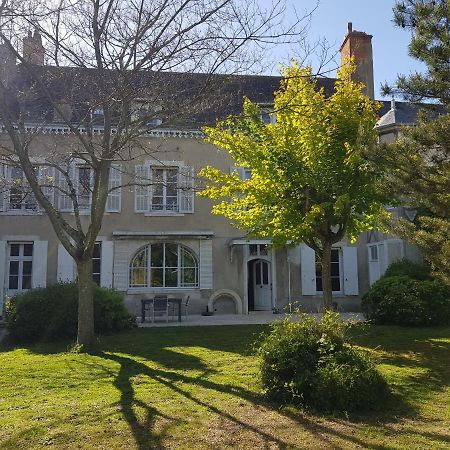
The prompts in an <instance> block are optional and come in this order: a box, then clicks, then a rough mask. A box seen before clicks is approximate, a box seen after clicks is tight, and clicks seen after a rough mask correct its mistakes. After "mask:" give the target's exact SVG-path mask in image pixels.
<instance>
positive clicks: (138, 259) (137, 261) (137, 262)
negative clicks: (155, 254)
mask: <svg viewBox="0 0 450 450" xmlns="http://www.w3.org/2000/svg"><path fill="white" fill-rule="evenodd" d="M132 266H133V267H147V247H145V248H143V249H142V250H141V251H140V252H139V253H138V254H137V255H136V256H135V257H134V258H133V262H132Z"/></svg>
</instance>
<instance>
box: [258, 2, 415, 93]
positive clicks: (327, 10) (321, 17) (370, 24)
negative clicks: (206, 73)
mask: <svg viewBox="0 0 450 450" xmlns="http://www.w3.org/2000/svg"><path fill="white" fill-rule="evenodd" d="M269 1H270V0H262V2H263V3H264V2H267V3H269ZM287 3H288V7H289V8H290V11H288V14H287V17H292V11H293V10H294V8H295V10H296V11H297V13H298V14H299V15H303V14H304V12H305V11H306V10H311V9H312V8H313V7H314V6H315V5H316V3H317V1H316V0H287ZM394 4H395V1H394V0H319V6H318V8H317V9H316V10H315V12H314V13H313V14H312V18H311V23H310V27H309V31H308V42H309V43H310V44H313V43H314V42H316V41H317V40H319V39H323V38H325V39H326V40H327V41H328V45H329V46H330V50H329V54H334V53H336V52H338V51H339V48H340V45H341V44H342V42H343V39H344V37H345V35H346V33H347V23H348V22H352V23H353V30H357V31H364V32H366V33H367V34H371V35H372V36H373V38H372V46H373V60H374V61H373V63H374V76H375V96H376V98H378V99H381V98H382V97H381V94H380V85H381V83H383V82H385V81H387V82H390V83H392V82H394V81H395V79H396V76H397V74H406V75H407V74H409V73H411V72H414V71H416V70H417V71H422V70H423V65H421V64H420V63H419V62H418V61H416V60H414V59H413V58H411V57H410V56H409V55H408V44H409V41H410V37H411V36H410V33H409V32H408V31H405V30H404V29H400V28H397V27H396V26H395V25H394V23H393V22H392V18H393V13H392V8H393V6H394ZM292 55H293V49H287V48H286V47H285V48H283V47H280V48H274V49H272V50H271V55H270V58H271V59H272V60H277V61H278V62H287V60H288V59H289V56H292ZM336 62H337V63H339V62H340V57H339V55H337V57H336V58H335V63H334V64H330V66H329V68H330V70H331V69H332V68H333V67H335V66H336ZM310 63H312V65H313V67H314V66H317V59H316V58H312V59H311V61H310ZM276 71H277V69H276V68H275V69H274V71H273V72H274V73H275V72H276ZM332 75H333V73H330V76H332Z"/></svg>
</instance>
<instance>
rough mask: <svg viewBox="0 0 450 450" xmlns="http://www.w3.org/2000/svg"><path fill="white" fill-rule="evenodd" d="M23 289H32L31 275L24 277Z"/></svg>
mask: <svg viewBox="0 0 450 450" xmlns="http://www.w3.org/2000/svg"><path fill="white" fill-rule="evenodd" d="M22 289H31V275H26V276H25V275H24V276H23V277H22Z"/></svg>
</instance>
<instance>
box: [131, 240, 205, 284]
mask: <svg viewBox="0 0 450 450" xmlns="http://www.w3.org/2000/svg"><path fill="white" fill-rule="evenodd" d="M129 271H130V281H129V287H130V288H172V289H173V288H196V287H198V259H197V257H196V255H195V254H194V253H193V252H192V251H191V250H190V249H189V248H187V247H186V246H184V245H181V244H176V243H170V242H156V243H153V244H148V245H146V246H144V247H141V248H140V249H139V250H138V251H137V252H136V253H135V254H134V256H133V258H132V259H131V263H130V267H129Z"/></svg>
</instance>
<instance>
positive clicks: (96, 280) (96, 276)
mask: <svg viewBox="0 0 450 450" xmlns="http://www.w3.org/2000/svg"><path fill="white" fill-rule="evenodd" d="M92 281H93V282H94V283H95V284H97V285H99V286H100V274H99V273H94V274H92Z"/></svg>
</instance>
